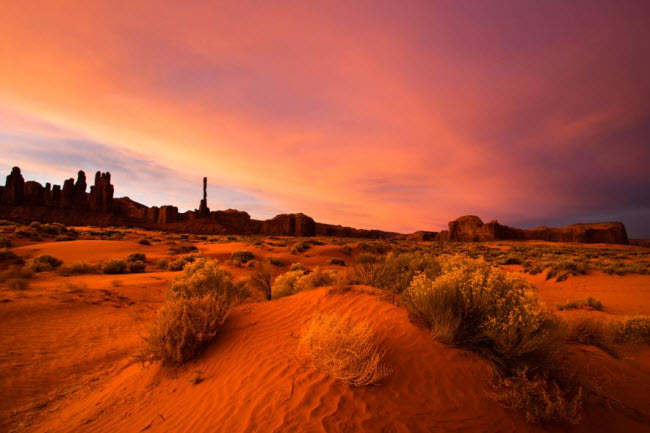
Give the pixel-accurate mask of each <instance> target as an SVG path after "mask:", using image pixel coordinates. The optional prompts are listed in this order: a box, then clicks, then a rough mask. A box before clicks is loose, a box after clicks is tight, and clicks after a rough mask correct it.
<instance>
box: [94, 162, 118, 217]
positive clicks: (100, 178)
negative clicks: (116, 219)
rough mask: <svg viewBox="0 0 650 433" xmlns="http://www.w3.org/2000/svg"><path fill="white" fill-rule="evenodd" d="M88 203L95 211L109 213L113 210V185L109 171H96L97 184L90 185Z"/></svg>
mask: <svg viewBox="0 0 650 433" xmlns="http://www.w3.org/2000/svg"><path fill="white" fill-rule="evenodd" d="M88 204H89V209H90V210H91V211H93V212H104V213H108V212H111V211H112V210H113V185H111V174H110V173H109V172H106V173H102V172H99V171H98V172H97V173H95V185H93V186H91V187H90V197H89V200H88Z"/></svg>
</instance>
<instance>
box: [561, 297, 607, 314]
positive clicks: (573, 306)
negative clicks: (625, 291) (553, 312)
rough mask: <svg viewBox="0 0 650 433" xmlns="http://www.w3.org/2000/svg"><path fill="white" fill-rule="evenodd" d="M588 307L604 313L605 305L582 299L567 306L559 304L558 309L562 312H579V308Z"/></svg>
mask: <svg viewBox="0 0 650 433" xmlns="http://www.w3.org/2000/svg"><path fill="white" fill-rule="evenodd" d="M583 307H588V308H591V309H594V310H598V311H603V308H604V307H603V303H602V302H600V301H599V300H597V299H594V298H592V297H589V298H587V299H581V300H579V301H573V302H567V303H566V304H559V305H558V306H557V309H558V310H560V311H563V310H577V309H579V308H583Z"/></svg>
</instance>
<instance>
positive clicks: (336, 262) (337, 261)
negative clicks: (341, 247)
mask: <svg viewBox="0 0 650 433" xmlns="http://www.w3.org/2000/svg"><path fill="white" fill-rule="evenodd" d="M330 265H336V266H345V260H343V259H339V258H337V257H335V258H333V259H332V260H330Z"/></svg>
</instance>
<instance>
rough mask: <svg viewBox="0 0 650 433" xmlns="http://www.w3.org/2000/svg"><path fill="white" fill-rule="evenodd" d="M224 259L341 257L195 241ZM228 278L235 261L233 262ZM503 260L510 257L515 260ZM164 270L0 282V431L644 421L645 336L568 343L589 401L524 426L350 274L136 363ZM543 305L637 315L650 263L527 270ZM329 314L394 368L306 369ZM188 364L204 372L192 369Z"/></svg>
mask: <svg viewBox="0 0 650 433" xmlns="http://www.w3.org/2000/svg"><path fill="white" fill-rule="evenodd" d="M198 246H199V250H200V251H201V253H203V254H204V255H206V256H208V257H215V258H219V259H227V258H229V257H230V254H231V253H232V252H233V251H236V250H241V249H247V250H250V251H253V252H254V253H255V254H256V255H257V256H258V257H260V258H263V257H267V256H275V257H280V258H282V259H283V260H284V261H285V262H286V264H287V266H285V267H284V268H283V270H286V269H287V268H288V264H290V263H295V262H301V263H303V264H304V265H307V266H310V267H313V266H324V267H329V268H336V267H335V266H331V265H328V263H329V260H330V259H331V258H333V257H338V258H342V259H344V260H346V261H349V257H348V256H345V255H343V254H342V253H341V252H340V247H338V246H333V245H323V246H314V247H312V248H311V249H310V250H308V251H306V252H305V253H302V254H300V255H291V254H289V253H288V251H287V247H283V246H277V247H276V246H267V245H265V246H262V247H253V246H250V245H246V244H244V243H242V242H232V243H222V244H218V243H214V244H199V245H198ZM166 247H167V246H166V245H164V244H162V243H160V244H154V245H151V246H142V245H139V244H137V243H136V239H127V240H122V241H103V240H102V241H91V240H87V241H86V240H83V241H73V242H49V243H48V242H45V243H37V244H30V245H23V246H18V247H16V248H13V251H14V252H16V253H17V254H19V255H22V256H25V257H29V256H33V255H38V254H52V255H54V256H56V257H59V258H61V259H63V260H64V261H65V262H74V261H86V262H89V263H98V262H100V261H102V260H105V259H107V258H113V257H118V258H123V257H125V256H126V255H127V254H129V253H131V252H136V251H138V252H145V253H146V254H147V256H148V258H149V259H150V260H152V261H153V260H156V259H158V258H162V257H166ZM231 270H232V271H233V273H234V274H235V275H237V276H245V275H246V274H247V273H248V269H247V268H238V267H231ZM510 270H515V271H516V267H513V268H512V269H510ZM177 275H178V274H177V273H173V272H156V268H155V267H154V266H151V267H150V269H148V272H146V273H143V274H126V275H101V274H100V275H84V276H73V277H63V276H60V275H58V274H57V273H53V272H48V273H41V274H38V275H37V276H35V277H34V279H33V280H32V282H31V284H30V287H29V289H27V290H25V291H13V290H8V289H6V288H2V289H0V299H1V300H2V301H3V302H1V303H0V324H1V326H0V431H8V432H9V431H29V432H32V431H38V432H72V431H74V432H110V433H114V432H139V431H147V432H180V431H191V432H215V431H218V432H258V431H259V432H356V431H370V432H430V431H434V432H435V431H444V432H448V431H490V432H492V431H499V432H515V431H580V432H583V431H584V432H609V431H626V432H628V431H629V432H637V431H638V432H641V431H646V432H647V431H650V392H649V391H648V389H650V349H649V348H643V349H641V350H638V351H634V352H632V353H630V354H626V355H625V356H624V357H623V358H622V359H614V358H611V357H610V356H609V355H607V354H605V353H603V352H602V351H600V350H599V349H596V348H592V347H579V348H577V349H576V351H575V353H574V354H573V356H575V362H576V363H577V364H578V365H584V368H585V371H588V372H589V374H593V375H594V377H596V378H598V379H599V380H600V381H602V384H603V385H602V394H603V395H604V396H607V397H608V398H610V399H611V404H608V405H605V406H603V405H602V400H598V401H596V400H589V399H588V400H587V404H586V407H585V413H584V415H583V422H582V423H581V424H580V425H578V426H572V427H558V426H531V425H530V424H527V423H526V422H525V420H524V417H523V415H522V414H521V413H520V412H517V411H513V410H507V409H504V408H502V407H501V406H499V405H498V404H497V403H496V402H495V401H494V399H493V398H491V397H490V388H489V385H488V383H489V379H490V372H491V369H490V366H489V365H488V364H487V363H486V362H485V361H483V360H482V359H480V358H478V357H477V356H475V355H473V354H471V353H468V352H465V351H461V350H458V349H454V348H451V347H448V346H444V345H442V344H440V343H437V342H435V341H434V340H433V339H432V338H431V337H430V335H429V333H428V332H427V331H426V329H424V328H423V327H422V326H421V325H420V324H418V323H417V321H413V320H412V319H410V318H409V316H408V314H407V312H406V310H405V309H403V308H399V307H396V306H394V305H392V303H391V302H390V299H389V298H388V297H386V295H385V293H383V292H381V291H378V290H376V289H373V288H369V287H363V286H356V287H355V288H354V289H353V290H352V291H350V292H347V293H343V294H331V293H329V292H328V289H327V288H325V289H319V290H314V291H309V292H303V293H299V294H297V295H294V296H291V297H288V298H283V299H280V300H277V301H273V302H254V303H246V304H242V305H240V306H237V307H236V308H235V309H234V310H233V311H232V313H231V315H230V317H229V318H228V320H227V322H226V324H225V329H224V330H223V332H222V333H221V334H220V335H219V336H218V338H217V339H216V340H215V341H214V342H213V344H211V345H210V346H209V347H208V349H207V350H206V352H205V353H204V354H202V356H200V357H199V358H198V359H197V360H196V361H193V362H190V363H189V364H187V365H185V366H184V367H181V368H174V369H170V368H161V367H159V366H142V365H140V364H137V363H135V362H133V360H132V356H133V354H134V353H135V351H136V350H137V348H138V346H139V344H140V337H141V335H142V334H143V333H144V331H145V329H146V326H147V324H148V323H149V322H150V320H151V318H152V317H153V315H154V314H155V311H156V309H157V308H158V307H159V305H160V303H161V302H162V300H163V298H164V295H165V291H166V288H167V285H168V282H169V280H170V279H172V278H174V277H175V276H177ZM530 278H531V279H532V280H533V281H534V282H535V284H537V285H538V288H539V293H540V295H541V297H542V298H543V299H544V300H545V301H546V302H547V303H548V304H550V305H554V304H557V303H563V302H567V301H573V300H577V299H584V298H586V297H588V296H593V297H595V298H597V299H599V300H601V301H602V302H603V303H604V304H605V311H604V312H597V313H594V314H603V315H607V314H637V313H643V314H650V276H640V275H626V276H623V277H620V276H609V275H604V274H600V273H590V274H589V275H586V276H578V277H570V278H569V279H568V280H567V281H564V282H561V283H556V282H553V281H551V282H549V281H545V280H544V277H543V276H530ZM331 311H339V312H343V313H346V314H350V315H352V316H353V317H355V318H367V317H369V318H372V319H373V321H374V322H376V323H377V329H378V331H379V334H380V337H381V344H382V346H383V347H384V348H385V349H386V350H387V361H388V363H389V365H390V367H391V368H392V370H393V373H392V374H391V375H390V376H389V377H388V378H386V379H385V380H384V381H382V383H381V384H380V385H377V386H370V387H362V388H353V387H350V386H347V385H344V384H341V383H338V382H336V381H334V380H332V379H330V378H328V377H326V376H324V375H322V374H320V373H318V372H316V371H314V370H313V369H312V368H311V367H310V366H309V363H308V362H307V361H306V360H305V359H304V357H303V356H302V355H301V354H300V353H299V352H298V351H297V346H298V337H299V335H300V332H301V329H302V328H303V327H304V325H305V324H306V323H307V322H308V320H310V319H311V317H312V315H313V314H314V313H316V312H331ZM196 377H201V378H203V379H204V380H203V381H202V382H201V383H198V384H194V383H192V379H194V378H196Z"/></svg>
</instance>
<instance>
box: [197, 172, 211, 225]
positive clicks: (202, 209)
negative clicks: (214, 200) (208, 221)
mask: <svg viewBox="0 0 650 433" xmlns="http://www.w3.org/2000/svg"><path fill="white" fill-rule="evenodd" d="M199 216H202V217H207V216H210V208H209V207H208V178H207V177H204V178H203V200H201V205H200V206H199Z"/></svg>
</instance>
